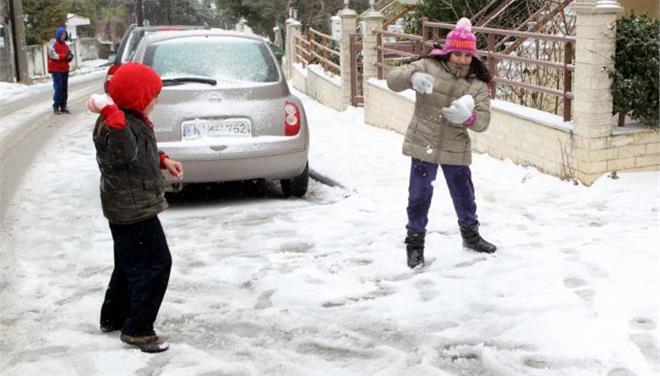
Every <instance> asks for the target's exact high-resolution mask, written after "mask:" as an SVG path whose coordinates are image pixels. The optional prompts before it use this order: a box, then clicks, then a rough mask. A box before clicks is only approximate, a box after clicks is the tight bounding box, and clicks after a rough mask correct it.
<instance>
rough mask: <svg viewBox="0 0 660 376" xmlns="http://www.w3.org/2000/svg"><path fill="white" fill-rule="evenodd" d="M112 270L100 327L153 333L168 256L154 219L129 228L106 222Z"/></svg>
mask: <svg viewBox="0 0 660 376" xmlns="http://www.w3.org/2000/svg"><path fill="white" fill-rule="evenodd" d="M110 231H111V232H112V239H113V240H114V259H115V268H114V270H113V271H112V276H111V277H110V283H109V284H108V289H107V291H106V293H105V300H104V302H103V306H102V307H101V325H104V326H111V327H114V328H116V329H119V328H121V331H122V333H123V334H127V335H130V336H145V335H151V334H153V333H154V330H153V324H154V321H156V316H157V315H158V310H159V309H160V304H161V302H162V301H163V297H164V296H165V290H167V283H168V281H169V278H170V268H171V266H172V257H171V255H170V250H169V247H168V246H167V240H166V239H165V233H164V232H163V227H162V226H161V224H160V221H159V220H158V217H153V218H151V219H148V220H146V221H143V222H138V223H132V224H129V225H116V224H112V223H110Z"/></svg>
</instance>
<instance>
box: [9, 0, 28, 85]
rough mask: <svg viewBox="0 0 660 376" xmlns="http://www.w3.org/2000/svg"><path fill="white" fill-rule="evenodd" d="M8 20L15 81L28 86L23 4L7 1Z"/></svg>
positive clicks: (12, 0)
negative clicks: (12, 46)
mask: <svg viewBox="0 0 660 376" xmlns="http://www.w3.org/2000/svg"><path fill="white" fill-rule="evenodd" d="M9 19H10V22H11V26H12V27H11V31H12V42H13V44H14V65H15V67H16V81H18V82H20V83H23V84H30V81H31V80H30V73H29V72H28V68H27V67H28V65H27V45H26V43H25V23H24V22H23V4H22V3H21V0H9Z"/></svg>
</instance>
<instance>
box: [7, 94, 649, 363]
mask: <svg viewBox="0 0 660 376" xmlns="http://www.w3.org/2000/svg"><path fill="white" fill-rule="evenodd" d="M303 97H304V96H303ZM304 103H305V109H306V112H307V115H308V117H309V119H310V125H311V142H312V146H311V155H310V166H311V168H312V169H314V170H315V171H316V172H318V173H319V174H320V175H323V176H326V177H329V178H331V179H333V180H335V181H337V182H339V183H340V184H341V185H342V186H343V187H335V188H331V187H328V186H326V185H323V184H320V183H318V182H312V184H311V186H310V191H309V193H308V194H307V196H306V198H305V199H280V198H277V197H272V196H268V195H266V197H263V196H260V195H255V196H254V197H250V196H249V195H248V196H247V197H244V196H243V197H223V196H222V195H221V194H218V195H216V196H212V199H211V200H209V201H206V200H204V199H199V200H194V199H188V200H183V201H181V202H179V201H175V202H174V203H173V205H172V206H171V208H170V209H168V210H167V211H166V212H164V213H163V214H162V215H161V221H162V222H163V225H164V227H165V230H166V233H167V236H168V241H169V244H170V248H171V251H172V254H173V259H174V265H173V270H172V275H171V280H170V287H169V290H168V292H167V295H166V296H165V301H164V303H163V306H162V309H161V312H160V315H159V320H158V322H157V330H159V331H160V332H161V333H162V334H165V335H167V336H169V338H170V342H171V348H170V350H169V351H167V352H165V353H162V354H158V355H147V354H143V353H141V352H139V351H136V350H130V349H127V348H126V347H125V346H124V345H122V344H121V343H120V341H119V340H118V338H117V337H118V334H117V333H112V334H102V333H101V332H100V331H99V330H98V327H97V321H98V311H99V308H100V304H101V301H102V298H103V293H104V289H105V285H106V284H107V281H108V279H109V276H110V272H111V270H112V241H111V238H110V233H109V230H108V227H107V223H106V222H105V220H104V219H103V217H102V214H101V209H100V202H99V198H98V171H97V167H96V162H95V160H94V146H93V144H92V142H91V136H90V132H91V125H92V123H93V120H94V117H93V116H92V115H91V114H85V113H78V114H74V115H72V121H71V124H70V125H69V126H67V127H66V128H63V129H62V130H61V133H60V137H58V138H57V139H54V140H53V141H52V142H51V144H50V145H49V147H48V149H47V150H44V152H43V153H42V155H41V156H40V159H39V160H38V161H37V163H35V164H34V166H33V168H32V169H31V171H30V172H29V174H28V176H27V179H26V181H25V183H24V184H23V187H22V189H21V190H20V192H19V193H18V195H17V199H16V205H15V206H14V208H13V210H12V211H11V214H10V215H11V216H12V223H11V230H12V234H13V235H12V242H11V244H0V260H4V262H3V261H0V266H2V268H1V269H0V289H1V290H0V298H2V300H0V303H1V304H0V331H1V333H2V336H0V369H2V370H3V371H2V374H3V375H7V376H10V375H34V374H40V373H41V374H47V375H55V376H58V375H72V374H79V375H145V374H149V375H155V374H158V375H301V376H302V375H305V376H306V375H323V376H326V375H380V376H385V375H388V376H389V375H391V376H402V375H415V376H418V375H469V376H478V375H483V376H486V375H488V376H490V375H502V376H505V375H506V376H509V375H510V376H520V375H530V376H555V375H566V376H594V375H607V376H631V375H637V376H650V375H657V374H658V372H660V355H659V352H660V346H659V345H658V338H659V337H658V310H659V308H660V294H659V293H658V292H659V290H658V288H659V287H660V286H659V273H658V272H659V271H660V269H659V267H660V264H659V257H658V230H659V228H660V227H659V225H660V218H659V214H658V213H659V210H660V202H659V197H660V196H659V193H660V192H659V189H660V174H658V173H637V174H619V178H618V179H611V178H608V177H602V178H601V179H599V180H598V181H597V182H596V183H595V184H594V185H593V186H591V187H584V186H574V185H572V184H570V183H567V182H562V181H559V180H558V179H556V178H554V177H550V176H545V175H543V174H540V173H538V172H537V171H535V170H533V169H530V168H523V167H519V166H515V165H513V164H512V163H510V162H508V161H499V160H495V159H492V158H490V157H488V156H486V155H477V156H475V158H474V163H473V166H472V171H473V177H474V184H475V188H476V191H477V204H478V212H479V216H480V221H481V223H482V232H483V234H484V236H485V237H486V238H487V239H488V240H490V241H492V242H493V243H495V244H497V245H498V246H499V249H498V251H497V253H496V254H494V255H492V256H490V255H480V254H475V253H471V252H468V251H466V250H463V249H462V247H461V243H460V235H459V232H458V228H457V225H456V218H455V214H454V210H453V208H452V206H451V202H450V199H449V194H448V192H447V189H446V186H445V183H444V181H441V180H438V181H437V182H436V192H435V197H434V202H433V206H432V208H431V212H430V222H429V228H428V236H427V239H428V240H427V258H428V259H430V260H431V261H432V263H431V264H430V265H429V266H427V267H426V268H425V269H424V270H422V271H411V270H409V269H408V268H407V267H406V265H405V251H404V245H403V243H402V240H403V237H404V232H405V229H404V225H405V220H406V217H405V207H406V198H407V181H408V168H409V164H410V161H409V159H407V158H405V157H403V156H402V155H401V152H400V150H401V142H402V137H401V136H400V135H398V134H395V133H392V132H389V131H385V130H380V129H376V128H372V127H369V126H365V125H364V124H363V112H362V110H360V109H354V108H351V109H349V110H347V111H345V112H341V113H338V112H336V111H333V110H331V109H328V108H326V107H324V106H321V105H319V104H318V103H316V102H313V101H312V100H310V99H309V98H306V97H304Z"/></svg>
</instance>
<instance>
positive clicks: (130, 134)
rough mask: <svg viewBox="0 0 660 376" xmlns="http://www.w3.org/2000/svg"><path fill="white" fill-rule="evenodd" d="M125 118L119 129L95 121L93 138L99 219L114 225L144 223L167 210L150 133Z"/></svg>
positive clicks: (142, 124) (132, 116)
mask: <svg viewBox="0 0 660 376" xmlns="http://www.w3.org/2000/svg"><path fill="white" fill-rule="evenodd" d="M125 115H126V126H125V127H124V128H121V129H113V128H110V127H109V126H107V125H106V124H105V123H104V121H103V118H102V117H99V118H98V120H97V121H96V126H95V127H94V136H93V137H94V145H95V146H96V161H97V163H98V165H99V169H100V170H101V204H102V207H103V215H105V217H106V218H107V219H108V221H110V222H111V223H114V224H129V223H135V222H140V221H144V220H147V219H149V218H152V217H154V216H156V215H158V213H160V212H161V211H163V210H165V209H166V208H167V202H166V201H165V193H164V192H165V182H164V178H163V176H162V175H161V172H160V156H159V153H158V149H157V146H156V136H155V135H154V130H153V129H152V128H151V127H150V126H148V125H147V124H145V122H144V121H143V120H142V119H140V118H139V117H138V116H136V115H135V114H132V113H130V112H125Z"/></svg>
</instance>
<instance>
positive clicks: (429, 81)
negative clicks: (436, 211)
mask: <svg viewBox="0 0 660 376" xmlns="http://www.w3.org/2000/svg"><path fill="white" fill-rule="evenodd" d="M491 79H492V77H491V75H490V73H489V71H488V68H487V67H486V65H485V64H484V63H483V62H482V61H481V60H479V58H478V56H477V49H476V37H475V36H474V34H473V33H472V25H471V23H470V20H468V19H467V18H461V19H460V20H459V21H458V23H457V25H456V28H455V29H454V30H452V31H451V32H450V33H449V34H448V35H447V39H446V41H445V43H444V45H443V46H442V48H434V49H433V50H431V52H430V54H429V55H428V56H427V57H425V58H422V59H420V60H417V61H415V62H413V63H411V64H408V65H405V66H402V67H399V68H397V69H394V70H392V71H391V72H390V73H389V74H388V75H387V85H388V86H389V88H390V89H392V90H394V91H403V90H406V89H414V90H415V91H416V92H417V93H416V103H415V112H414V114H413V118H412V120H411V121H410V124H409V125H408V130H407V131H406V135H405V138H404V142H403V154H404V155H407V156H409V157H411V159H412V161H411V162H412V163H411V168H410V181H409V185H408V207H407V212H408V224H407V225H406V229H407V236H406V239H405V244H406V253H407V258H408V266H409V267H410V268H415V267H417V266H420V265H424V238H425V235H426V225H427V223H428V212H429V208H430V207H431V198H432V197H433V183H434V181H435V178H436V174H437V170H438V166H440V167H441V168H442V173H443V175H444V177H445V180H446V182H447V187H448V188H449V193H450V195H451V198H452V201H453V204H454V209H455V210H456V215H457V216H458V225H459V227H460V232H461V235H462V238H463V246H464V247H465V248H467V249H470V250H472V251H476V252H483V253H493V252H495V250H496V247H495V246H494V245H493V244H491V243H489V242H487V241H486V240H484V239H483V238H482V237H481V235H480V234H479V221H478V220H477V205H476V203H475V196H474V187H473V185H472V176H471V171H470V167H469V166H470V163H471V162H472V150H471V146H470V135H469V133H468V129H469V130H472V131H474V132H483V131H485V130H486V129H487V128H488V123H489V121H490V99H489V97H488V83H489V82H490V81H491Z"/></svg>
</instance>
